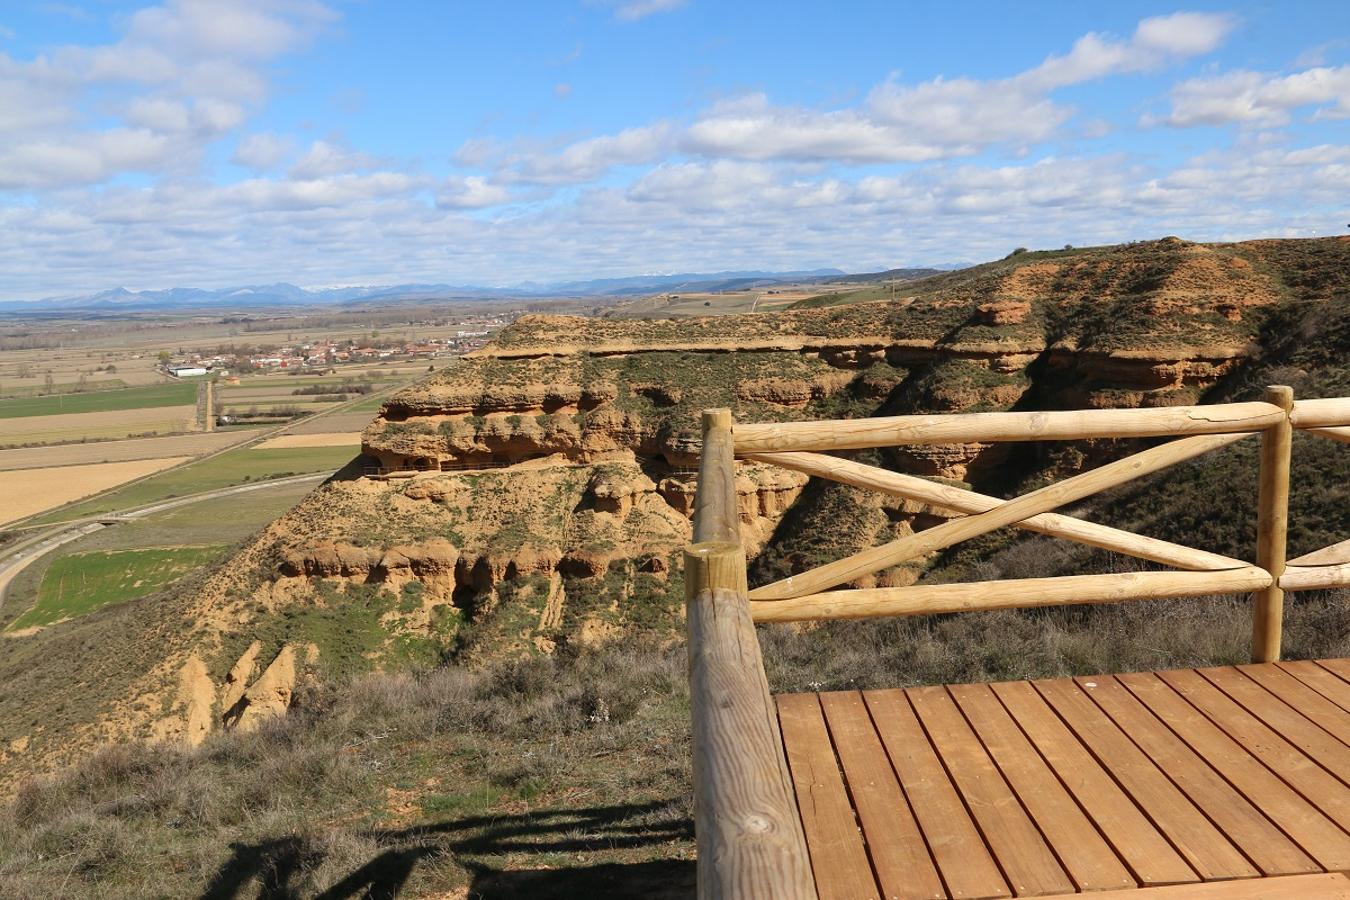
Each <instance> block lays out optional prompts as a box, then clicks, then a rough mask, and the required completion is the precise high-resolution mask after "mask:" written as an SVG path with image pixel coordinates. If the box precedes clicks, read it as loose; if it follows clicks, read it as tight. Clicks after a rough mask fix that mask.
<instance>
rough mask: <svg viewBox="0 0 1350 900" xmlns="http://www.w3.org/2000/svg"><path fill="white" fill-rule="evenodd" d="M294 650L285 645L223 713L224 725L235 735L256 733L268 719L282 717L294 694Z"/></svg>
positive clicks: (292, 647) (289, 706)
mask: <svg viewBox="0 0 1350 900" xmlns="http://www.w3.org/2000/svg"><path fill="white" fill-rule="evenodd" d="M295 676H296V662H295V647H294V646H292V645H291V644H286V645H285V646H284V647H282V648H281V652H279V653H278V654H277V655H276V658H275V659H273V660H272V662H271V664H270V665H269V666H268V667H267V668H266V669H265V670H264V671H263V673H262V677H260V678H259V679H258V680H257V681H255V682H254V683H253V685H252V686H251V687H249V688H248V690H246V691H245V692H244V695H243V696H242V697H240V698H239V700H238V701H237V702H235V704H234V705H233V706H231V707H230V709H228V710H227V711H226V712H225V717H224V724H225V727H227V728H233V729H235V730H237V731H256V730H257V729H258V728H259V727H260V726H261V725H262V724H263V723H264V722H266V721H267V720H268V719H274V718H276V717H277V716H281V715H285V713H286V710H288V709H290V708H291V698H292V697H293V696H294V692H295Z"/></svg>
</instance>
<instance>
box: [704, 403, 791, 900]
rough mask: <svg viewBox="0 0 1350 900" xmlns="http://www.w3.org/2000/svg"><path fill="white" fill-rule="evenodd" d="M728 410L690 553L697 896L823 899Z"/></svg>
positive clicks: (707, 449)
mask: <svg viewBox="0 0 1350 900" xmlns="http://www.w3.org/2000/svg"><path fill="white" fill-rule="evenodd" d="M731 427H732V422H731V412H730V410H725V409H717V410H708V411H706V412H704V414H703V455H702V458H701V460H700V465H699V479H698V494H697V496H696V498H695V505H694V540H695V541H696V542H697V543H695V544H694V545H693V546H692V547H689V548H688V549H687V550H686V551H685V554H684V584H685V597H686V600H687V603H688V607H687V613H688V617H687V627H688V632H689V704H690V708H691V711H692V715H693V737H694V746H693V756H694V758H693V762H694V830H695V834H696V837H697V840H698V896H699V898H700V900H730V898H742V897H747V898H748V897H774V898H779V897H782V898H788V900H814V898H815V897H816V890H815V880H814V879H813V878H812V875H811V862H810V856H809V854H808V851H807V848H806V837H805V834H804V833H803V831H802V824H801V816H800V814H799V813H798V811H797V801H796V798H795V796H794V794H793V790H792V781H791V778H790V776H789V774H788V769H787V760H786V758H785V756H784V754H783V739H782V735H781V734H780V732H779V728H778V716H777V714H776V710H775V708H774V703H773V698H772V696H770V694H769V683H768V679H767V678H766V677H765V675H764V661H763V659H762V657H761V656H760V649H759V638H758V637H757V636H756V634H755V625H754V622H753V621H752V619H751V617H750V601H749V598H748V597H747V596H746V576H745V550H744V548H743V547H742V546H741V541H740V515H739V513H738V511H737V506H736V469H735V466H736V462H735V448H734V446H733V443H732V435H731Z"/></svg>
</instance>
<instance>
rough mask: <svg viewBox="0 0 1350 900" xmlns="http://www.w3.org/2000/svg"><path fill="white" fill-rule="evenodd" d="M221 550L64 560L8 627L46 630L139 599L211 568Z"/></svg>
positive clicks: (101, 554) (143, 552) (167, 550)
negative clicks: (96, 610) (205, 566)
mask: <svg viewBox="0 0 1350 900" xmlns="http://www.w3.org/2000/svg"><path fill="white" fill-rule="evenodd" d="M222 549H223V548H222V547H221V546H220V545H214V546H209V547H165V548H156V549H153V550H108V551H100V552H96V553H76V554H71V555H70V556H63V557H61V558H60V559H58V560H56V561H55V562H53V563H52V565H51V566H50V567H49V568H48V569H47V574H46V577H44V578H43V579H42V586H41V587H40V588H39V589H38V599H37V603H35V604H33V606H32V608H30V609H29V610H28V611H27V612H25V613H24V614H23V615H21V616H19V617H18V618H17V619H15V620H14V623H13V624H12V625H11V626H10V627H11V628H15V629H17V628H28V627H30V626H32V625H50V624H52V623H53V622H59V621H61V620H62V619H73V618H75V617H76V616H81V615H84V614H85V613H87V612H89V611H91V610H94V609H97V608H98V607H100V606H104V605H106V604H109V603H121V602H122V601H124V600H131V599H133V598H135V597H141V596H144V595H145V594H149V593H151V592H152V591H154V590H156V589H158V588H160V587H163V586H164V585H166V584H168V583H169V582H172V581H176V580H177V579H179V578H181V577H182V576H183V575H186V574H187V573H188V572H191V571H192V570H193V569H196V568H198V567H200V566H204V565H206V564H207V563H209V562H211V560H213V559H215V558H216V557H217V556H219V555H220V552H221V550H222Z"/></svg>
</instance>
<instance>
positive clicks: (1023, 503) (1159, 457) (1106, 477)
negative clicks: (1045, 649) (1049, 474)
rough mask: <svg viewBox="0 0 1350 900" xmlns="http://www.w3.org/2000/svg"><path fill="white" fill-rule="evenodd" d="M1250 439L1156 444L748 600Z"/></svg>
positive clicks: (822, 586) (1005, 521) (814, 587)
mask: <svg viewBox="0 0 1350 900" xmlns="http://www.w3.org/2000/svg"><path fill="white" fill-rule="evenodd" d="M1249 436H1250V435H1249V434H1215V435H1197V436H1195V437H1188V438H1182V439H1180V440H1175V441H1170V442H1168V443H1166V444H1160V445H1158V446H1157V447H1152V448H1150V449H1148V450H1144V451H1143V452H1141V453H1136V454H1134V455H1133V456H1127V457H1125V458H1124V459H1120V460H1116V461H1115V462H1111V463H1107V464H1106V465H1104V466H1101V467H1100V468H1097V469H1093V470H1092V471H1090V472H1084V473H1082V474H1081V475H1075V476H1074V477H1073V478H1069V479H1066V480H1064V481H1060V482H1057V483H1055V484H1051V485H1046V486H1045V487H1043V488H1040V489H1038V490H1035V491H1032V492H1031V493H1029V494H1023V495H1022V496H1020V497H1018V498H1016V499H1014V500H1009V501H1008V502H1006V503H1003V504H1001V505H999V506H996V507H994V508H993V509H990V510H986V511H985V512H982V513H978V514H976V515H973V516H966V517H964V518H960V519H953V520H951V521H950V522H946V523H944V524H942V525H938V526H937V527H935V528H930V529H928V530H927V531H921V532H919V533H918V534H912V535H908V536H906V537H903V538H900V539H899V540H896V541H891V542H890V543H889V544H883V545H881V546H880V547H872V548H869V549H867V550H864V551H862V552H861V553H855V554H854V555H852V556H848V557H845V558H844V559H840V560H836V561H834V562H832V563H826V564H825V565H823V566H819V567H817V568H815V569H811V570H809V571H806V572H802V573H801V574H799V575H791V576H789V577H787V578H784V579H782V580H781V581H775V582H773V583H772V584H766V585H764V586H763V587H758V588H755V589H754V590H753V591H751V592H750V598H751V599H752V600H786V599H790V598H792V597H801V596H804V595H806V594H814V593H816V592H818V591H823V590H826V589H828V588H832V587H835V586H836V585H840V584H844V583H845V582H848V581H852V580H854V579H855V578H862V577H863V576H865V575H871V574H873V573H874V572H878V571H880V570H882V569H885V568H889V567H890V566H894V565H898V564H899V563H902V562H904V561H905V560H907V559H913V558H914V557H916V556H923V555H924V554H927V553H932V552H934V551H936V550H941V549H943V548H944V547H950V546H951V545H952V544H956V543H959V542H961V541H964V540H968V539H970V538H973V537H978V536H980V535H982V534H985V533H987V532H990V531H993V530H994V529H996V528H1002V527H1004V526H1006V525H1013V524H1016V523H1017V522H1020V521H1022V520H1023V519H1027V518H1030V517H1031V516H1035V515H1039V514H1040V513H1044V512H1049V511H1050V510H1052V509H1055V508H1057V507H1060V506H1063V505H1064V504H1066V503H1073V502H1075V501H1077V500H1081V499H1083V498H1084V497H1088V496H1091V495H1092V494H1095V493H1098V492H1099V491H1104V490H1107V489H1108V488H1112V487H1115V486H1116V485H1119V484H1124V483H1126V482H1128V481H1132V480H1134V479H1135V478H1139V477H1141V476H1143V475H1148V474H1150V473H1152V472H1156V471H1158V470H1159V469H1165V468H1167V467H1168V466H1171V465H1175V464H1176V463H1179V462H1184V461H1185V460H1188V459H1193V458H1194V457H1197V456H1200V455H1201V454H1204V453H1208V452H1209V451H1211V450H1217V449H1219V448H1220V447H1226V446H1228V445H1229V444H1233V443H1236V442H1237V441H1240V440H1242V439H1243V438H1245V437H1249Z"/></svg>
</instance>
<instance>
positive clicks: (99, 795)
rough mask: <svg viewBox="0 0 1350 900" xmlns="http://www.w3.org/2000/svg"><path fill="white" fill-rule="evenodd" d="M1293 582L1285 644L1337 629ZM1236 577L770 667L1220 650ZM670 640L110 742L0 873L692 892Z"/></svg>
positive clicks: (576, 892)
mask: <svg viewBox="0 0 1350 900" xmlns="http://www.w3.org/2000/svg"><path fill="white" fill-rule="evenodd" d="M1347 599H1348V598H1347V597H1346V596H1345V594H1344V593H1342V594H1339V595H1337V594H1310V595H1301V596H1298V597H1296V598H1294V599H1293V600H1292V601H1291V603H1290V607H1289V611H1288V616H1287V621H1286V637H1287V640H1286V648H1287V654H1288V655H1289V656H1291V657H1314V656H1315V657H1326V656H1338V655H1345V654H1346V653H1347V652H1350V646H1348V645H1347V642H1348V640H1350V639H1348V638H1347V635H1350V608H1347V604H1346V602H1345V601H1346V600H1347ZM1249 628H1250V617H1249V610H1248V607H1247V604H1246V603H1245V602H1242V601H1238V600H1234V599H1231V598H1228V599H1225V598H1206V599H1196V600H1178V601H1164V602H1157V603H1134V604H1122V605H1118V606H1111V607H1084V608H1080V609H1058V610H1053V611H1048V612H1036V611H1030V612H1026V611H1023V612H1017V611H1009V612H1000V613H990V614H968V615H961V616H940V617H932V618H917V619H890V620H872V621H861V622H835V623H829V624H825V625H819V626H814V627H805V628H801V627H789V626H779V627H773V628H767V629H763V630H762V631H761V642H762V644H763V646H764V650H765V658H766V664H767V667H768V670H769V675H770V681H771V683H772V684H773V686H774V687H775V689H777V690H780V691H781V690H823V689H831V688H855V687H868V686H880V685H907V684H918V683H938V682H947V681H966V680H979V679H985V678H1017V677H1027V676H1049V675H1067V674H1072V673H1077V672H1097V671H1106V670H1111V671H1122V670H1130V669H1141V668H1152V667H1169V666H1186V665H1194V664H1201V663H1222V662H1235V661H1238V660H1240V659H1243V658H1244V657H1245V654H1246V645H1247V638H1248V634H1249ZM688 721H689V711H688V694H687V691H686V687H685V679H684V648H683V647H682V646H680V645H679V644H675V645H665V646H662V645H660V644H658V643H654V642H641V641H626V642H624V643H623V644H622V645H614V646H611V647H609V648H607V649H603V650H599V651H581V652H576V653H571V652H568V651H566V650H563V651H561V652H560V653H559V655H558V656H556V657H554V658H547V657H545V658H533V659H524V660H516V661H511V662H505V663H501V664H498V665H496V666H495V667H492V668H489V669H485V670H479V671H472V670H466V669H463V668H445V669H438V670H434V671H426V672H421V673H410V674H400V675H374V676H367V677H364V678H361V679H358V680H356V681H354V682H352V683H350V684H345V685H335V686H331V687H323V686H311V687H310V688H308V689H307V691H306V693H305V694H304V695H303V697H302V698H301V701H300V706H299V707H298V708H297V710H295V711H294V712H293V713H292V714H291V715H290V716H289V717H287V718H286V719H283V720H280V721H278V722H276V723H274V724H273V725H272V726H271V727H269V728H266V729H265V730H263V731H262V732H260V733H258V734H254V735H237V734H225V735H217V736H216V737H214V738H212V739H210V740H208V742H207V743H206V744H205V745H204V746H203V747H201V748H199V749H198V750H194V751H189V750H183V749H177V748H168V747H149V746H119V747H113V748H110V749H107V750H105V751H103V752H102V753H100V754H99V755H97V756H95V757H94V758H93V759H91V760H89V761H88V762H86V763H85V764H84V765H81V766H79V767H76V768H74V769H72V770H70V771H68V772H66V773H65V774H63V775H61V776H59V777H57V778H54V779H50V780H46V781H42V782H34V783H31V784H29V785H27V786H26V787H24V788H23V789H21V791H20V792H19V794H18V795H17V796H16V797H15V798H13V799H12V801H11V802H10V803H9V805H8V806H4V807H0V896H4V897H32V896H57V895H59V896H63V897H72V898H77V897H95V896H201V897H213V898H233V897H253V896H269V897H320V896H323V897H331V896H340V897H347V896H375V897H394V896H426V895H438V896H439V895H448V896H467V897H483V898H496V897H517V896H531V897H544V898H547V897H558V898H563V897H568V898H570V897H582V896H625V897H627V896H643V897H677V896H679V897H683V896H690V895H691V894H692V888H693V865H692V862H691V859H692V854H693V843H692V834H691V813H692V810H691V805H690V780H689V770H688V763H689V737H688Z"/></svg>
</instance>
